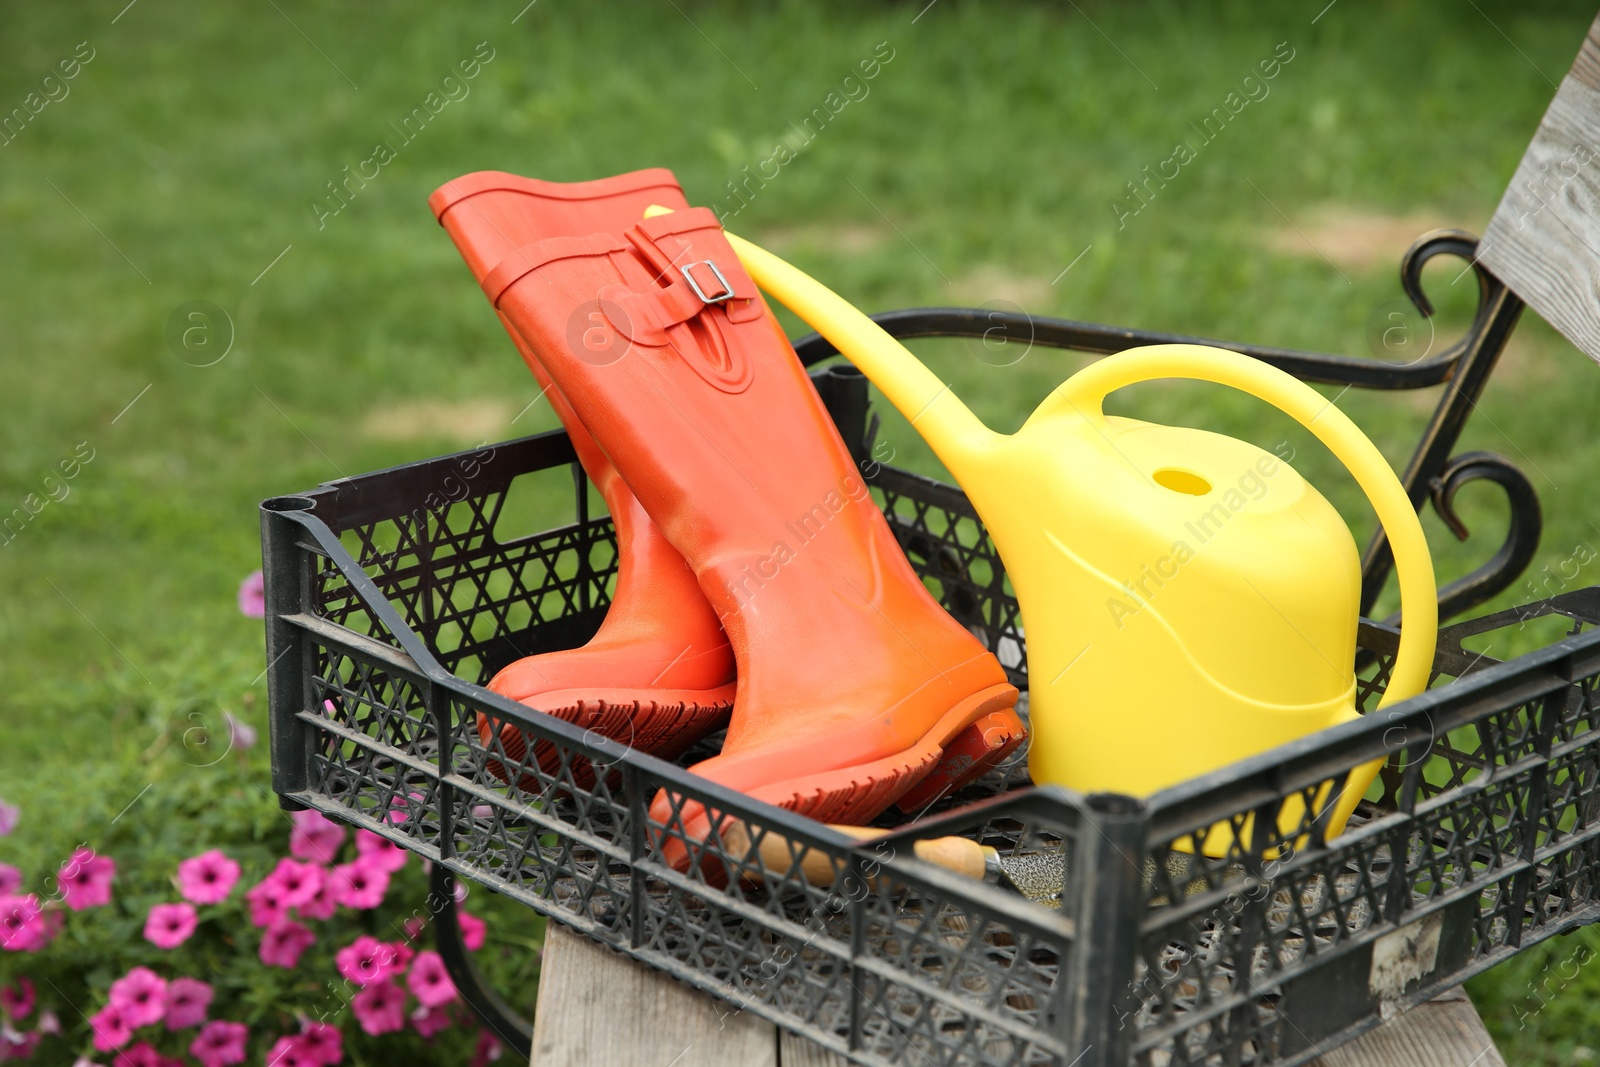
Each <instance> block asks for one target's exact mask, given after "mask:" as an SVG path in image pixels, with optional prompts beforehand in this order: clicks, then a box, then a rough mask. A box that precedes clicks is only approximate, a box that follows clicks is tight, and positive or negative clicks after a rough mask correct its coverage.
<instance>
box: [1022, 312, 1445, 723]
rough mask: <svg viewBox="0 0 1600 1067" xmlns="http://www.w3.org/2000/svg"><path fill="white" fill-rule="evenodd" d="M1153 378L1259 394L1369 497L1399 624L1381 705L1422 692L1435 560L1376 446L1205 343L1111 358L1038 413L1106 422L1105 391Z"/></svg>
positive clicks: (1266, 368) (1287, 385)
mask: <svg viewBox="0 0 1600 1067" xmlns="http://www.w3.org/2000/svg"><path fill="white" fill-rule="evenodd" d="M1157 378H1190V379H1194V380H1197V381H1205V382H1215V383H1217V384H1219V385H1228V386H1232V387H1233V388H1235V389H1238V390H1240V391H1242V392H1246V393H1249V394H1251V395H1252V396H1256V397H1259V398H1260V399H1262V400H1265V401H1266V402H1267V403H1269V404H1271V405H1273V406H1274V407H1276V408H1278V409H1279V410H1280V411H1283V412H1284V413H1285V414H1287V415H1289V416H1290V417H1291V418H1293V419H1295V420H1296V421H1297V422H1299V423H1300V424H1301V425H1302V426H1304V427H1305V428H1306V429H1308V430H1310V431H1311V432H1312V433H1314V434H1316V436H1317V439H1318V440H1319V441H1321V442H1322V443H1323V444H1325V445H1327V446H1328V449H1329V450H1330V451H1331V452H1333V454H1334V455H1335V456H1337V457H1338V458H1339V461H1340V462H1342V463H1343V464H1344V465H1345V467H1346V468H1347V469H1348V470H1349V471H1350V473H1351V474H1352V475H1354V476H1355V479H1356V482H1357V484H1359V485H1360V486H1361V489H1362V491H1363V492H1365V493H1366V494H1367V499H1368V500H1370V501H1371V502H1372V506H1373V509H1374V510H1375V511H1377V513H1378V521H1379V522H1381V523H1382V524H1383V530H1384V533H1385V534H1386V535H1387V537H1388V539H1389V544H1390V546H1391V547H1392V548H1393V550H1394V559H1395V571H1396V573H1397V574H1398V576H1399V580H1400V606H1401V608H1402V610H1403V611H1404V612H1405V625H1404V626H1402V627H1401V630H1400V650H1399V652H1398V653H1397V654H1396V656H1395V662H1394V670H1393V671H1392V672H1391V673H1390V676H1389V685H1388V688H1387V689H1385V690H1384V694H1383V699H1382V700H1381V701H1379V705H1378V706H1379V707H1384V706H1386V705H1388V704H1392V703H1394V702H1395V701H1398V700H1404V699H1406V698H1408V697H1413V696H1416V695H1417V694H1418V693H1420V692H1422V691H1423V690H1424V689H1426V688H1427V687H1428V678H1429V676H1430V674H1431V671H1432V667H1433V652H1434V644H1435V642H1436V641H1437V639H1438V633H1439V602H1438V591H1437V588H1436V587H1435V584H1434V576H1433V560H1432V558H1431V557H1430V556H1429V555H1428V543H1427V540H1426V539H1425V538H1424V537H1423V533H1422V523H1421V521H1420V520H1418V518H1417V512H1416V509H1415V508H1414V507H1413V506H1412V504H1411V500H1410V498H1409V497H1408V496H1407V495H1406V491H1405V489H1404V488H1403V487H1402V486H1401V484H1400V479H1398V478H1397V477H1395V473H1394V469H1393V468H1392V467H1390V466H1389V463H1388V461H1387V460H1385V459H1384V458H1383V454H1382V453H1380V452H1379V451H1378V449H1377V447H1376V446H1375V445H1373V443H1372V442H1371V441H1369V440H1368V439H1367V436H1366V435H1365V434H1364V433H1362V432H1361V430H1360V429H1359V428H1358V427H1357V426H1356V424H1355V423H1353V422H1351V421H1350V418H1349V416H1347V415H1346V414H1345V413H1344V412H1342V411H1340V410H1339V409H1338V408H1337V407H1335V406H1334V403H1333V401H1331V400H1329V399H1327V398H1326V397H1324V396H1323V395H1322V394H1321V393H1319V392H1317V391H1316V390H1315V389H1313V388H1311V387H1310V386H1309V385H1307V384H1306V383H1304V382H1302V381H1300V380H1299V379H1298V378H1296V377H1294V376H1293V375H1290V374H1288V373H1286V372H1284V371H1281V370H1279V369H1278V368H1276V367H1273V366H1271V365H1270V364H1266V363H1262V362H1261V361H1260V360H1257V359H1253V358H1251V357H1250V356H1245V355H1241V354H1239V353H1237V352H1229V351H1227V350H1226V349H1221V348H1211V347H1208V346H1205V345H1185V344H1171V345H1148V346H1146V347H1143V348H1133V349H1128V350H1126V351H1123V352H1119V353H1117V354H1116V355H1114V356H1109V357H1107V358H1106V359H1103V360H1101V361H1100V362H1098V363H1094V364H1091V365H1090V366H1088V367H1086V368H1084V369H1083V370H1081V371H1079V372H1078V373H1077V374H1075V375H1073V376H1072V377H1071V378H1070V379H1068V380H1067V381H1065V382H1063V383H1062V384H1061V385H1060V387H1058V388H1057V389H1056V391H1055V392H1054V393H1053V394H1051V396H1050V398H1049V399H1048V400H1046V401H1045V402H1044V404H1042V405H1040V408H1039V412H1038V413H1037V414H1045V413H1048V412H1052V411H1055V412H1059V411H1061V409H1062V408H1072V409H1074V410H1076V411H1077V413H1078V414H1080V415H1082V416H1083V417H1084V418H1086V419H1089V420H1090V421H1091V422H1098V423H1102V424H1103V423H1104V421H1105V413H1104V410H1103V404H1104V402H1105V398H1106V396H1107V395H1109V394H1110V393H1112V392H1114V391H1116V390H1118V389H1121V388H1123V387H1124V386H1128V385H1134V384H1136V383H1138V382H1145V381H1151V380H1154V379H1157Z"/></svg>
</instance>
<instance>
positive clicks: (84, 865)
mask: <svg viewBox="0 0 1600 1067" xmlns="http://www.w3.org/2000/svg"><path fill="white" fill-rule="evenodd" d="M116 876H117V864H116V861H115V860H113V859H112V858H111V857H109V856H97V855H95V853H94V850H93V849H89V848H80V849H78V850H77V851H76V852H74V853H73V854H72V858H71V859H69V860H67V862H65V863H63V864H62V865H61V870H60V871H59V872H57V875H56V877H57V878H59V879H60V884H61V894H62V902H63V903H65V904H66V906H67V907H69V908H71V909H72V910H73V911H82V910H83V909H85V908H98V907H100V906H101V905H103V904H109V903H111V882H112V879H114V878H115V877H116Z"/></svg>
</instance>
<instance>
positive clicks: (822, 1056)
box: [778, 1030, 850, 1067]
mask: <svg viewBox="0 0 1600 1067" xmlns="http://www.w3.org/2000/svg"><path fill="white" fill-rule="evenodd" d="M778 1063H779V1064H780V1065H781V1067H850V1061H849V1060H847V1059H845V1058H844V1057H843V1056H841V1055H839V1054H838V1053H836V1052H829V1051H828V1050H827V1049H825V1048H823V1047H822V1046H821V1045H819V1044H817V1043H816V1042H815V1041H810V1040H807V1039H806V1038H803V1037H796V1036H795V1035H794V1034H791V1033H789V1032H788V1031H786V1030H779V1031H778Z"/></svg>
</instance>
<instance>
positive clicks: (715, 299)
mask: <svg viewBox="0 0 1600 1067" xmlns="http://www.w3.org/2000/svg"><path fill="white" fill-rule="evenodd" d="M695 267H705V268H706V269H707V270H709V271H711V274H712V276H713V277H715V278H716V279H717V285H718V286H720V289H719V290H718V291H717V293H716V295H715V296H707V295H706V291H705V290H704V289H702V288H701V287H700V283H699V282H697V281H696V280H695V277H694V274H693V270H694V268H695ZM678 272H679V273H680V274H682V275H683V280H684V281H686V282H688V283H689V288H690V289H693V290H694V295H695V296H697V297H699V298H700V302H701V303H702V304H722V303H726V302H727V301H729V300H732V299H733V286H731V285H729V284H728V279H726V278H724V277H723V276H722V272H721V271H720V270H718V269H717V265H716V264H715V263H713V262H712V261H711V260H709V259H702V260H700V261H699V262H698V263H687V264H685V265H684V266H682V267H679V268H678Z"/></svg>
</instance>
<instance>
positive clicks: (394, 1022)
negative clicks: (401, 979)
mask: <svg viewBox="0 0 1600 1067" xmlns="http://www.w3.org/2000/svg"><path fill="white" fill-rule="evenodd" d="M350 1010H351V1011H353V1012H355V1013H356V1022H358V1023H360V1024H361V1029H362V1030H364V1031H366V1032H367V1033H369V1034H372V1035H373V1036H374V1037H376V1036H377V1035H378V1034H388V1033H393V1032H394V1031H396V1030H399V1029H400V1028H402V1027H403V1026H405V1024H406V994H405V990H403V989H401V988H400V987H399V986H397V985H395V984H394V983H393V982H374V983H373V984H372V985H369V986H367V987H366V988H365V989H363V990H362V991H361V992H359V993H357V994H356V995H355V996H354V997H352V998H351V999H350Z"/></svg>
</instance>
